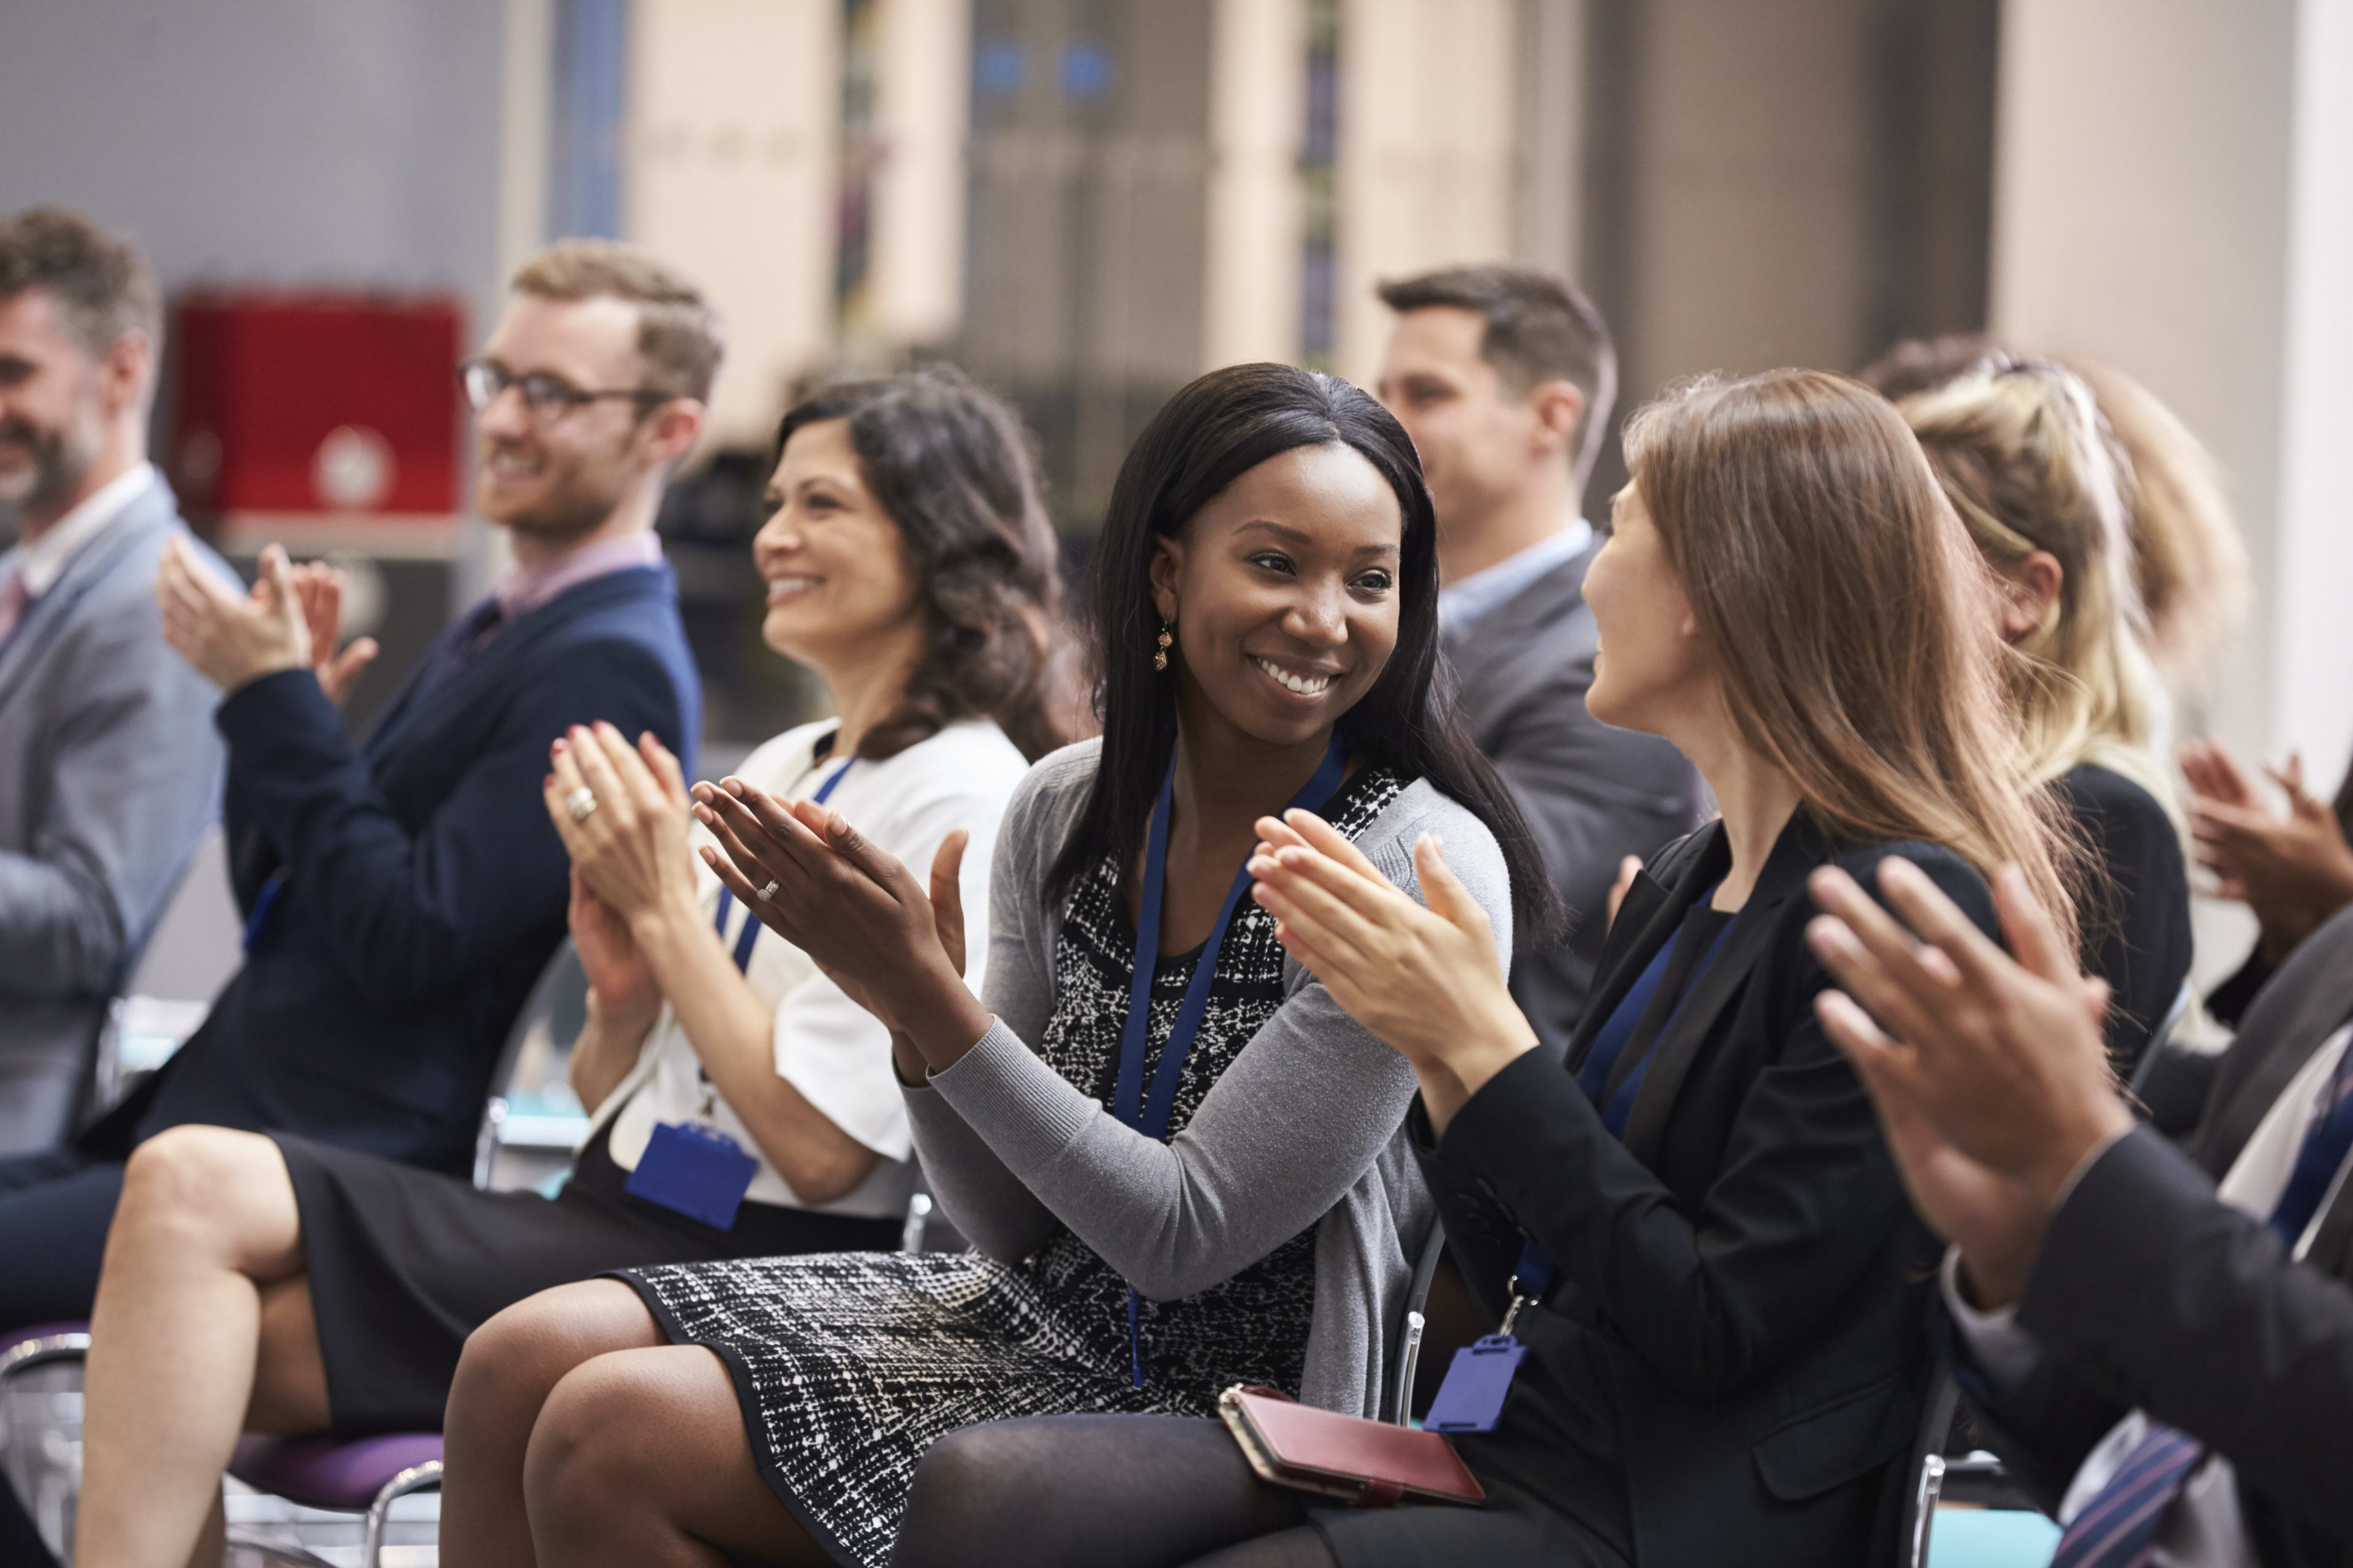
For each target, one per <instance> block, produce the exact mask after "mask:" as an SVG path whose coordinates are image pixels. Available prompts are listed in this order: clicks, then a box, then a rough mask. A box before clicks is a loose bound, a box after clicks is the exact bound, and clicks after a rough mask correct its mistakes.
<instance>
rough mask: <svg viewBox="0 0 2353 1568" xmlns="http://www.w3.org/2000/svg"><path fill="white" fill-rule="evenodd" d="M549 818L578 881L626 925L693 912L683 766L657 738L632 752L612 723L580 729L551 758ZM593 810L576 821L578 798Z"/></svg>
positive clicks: (647, 738) (641, 741)
mask: <svg viewBox="0 0 2353 1568" xmlns="http://www.w3.org/2000/svg"><path fill="white" fill-rule="evenodd" d="M549 762H550V766H551V767H552V768H553V770H554V771H553V772H552V773H550V774H549V777H548V782H547V786H546V791H545V794H546V799H547V815H548V819H549V820H550V821H552V822H554V824H555V831H556V832H558V833H560V834H562V835H563V836H564V847H565V849H566V850H568V851H570V853H571V856H572V863H573V865H574V866H575V867H576V868H578V869H579V872H580V877H581V879H582V880H583V881H585V882H586V883H587V885H588V889H589V890H590V891H591V892H593V893H595V894H596V897H597V898H599V899H601V900H604V902H605V904H606V906H607V908H609V909H610V910H612V911H613V913H615V914H616V915H618V916H619V917H620V918H621V919H622V920H623V921H626V922H628V923H630V924H631V925H635V924H636V922H638V921H642V920H647V919H650V918H658V917H662V916H678V915H685V916H688V917H694V916H695V912H696V902H695V892H694V859H693V857H691V855H689V854H688V853H687V828H688V824H689V822H690V821H691V818H690V816H689V815H688V811H689V803H688V801H687V798H686V782H685V780H684V778H683V777H682V776H681V773H680V770H679V765H678V759H677V758H676V757H673V756H672V755H670V751H669V749H668V748H666V747H665V746H663V744H662V743H661V742H659V741H658V740H656V739H655V738H654V737H653V734H652V733H651V731H649V732H647V733H646V734H644V735H641V736H639V737H638V743H637V745H636V746H634V747H632V746H631V745H630V744H629V743H628V742H627V741H625V740H623V739H622V738H621V732H620V731H618V730H616V729H614V728H613V726H611V725H610V724H607V723H603V722H601V721H600V722H598V723H597V724H596V726H595V727H594V728H593V729H592V728H589V727H587V726H586V725H579V724H575V725H574V726H573V727H572V730H571V731H570V732H569V733H568V734H567V735H566V736H565V738H564V739H563V740H560V741H558V742H555V744H554V746H553V747H552V748H550V751H549ZM583 788H585V789H586V790H587V791H588V793H589V794H590V795H593V796H594V797H595V798H596V806H595V807H594V809H592V810H590V811H589V812H588V813H587V815H586V816H579V817H575V816H573V814H572V808H571V805H570V804H569V802H570V801H571V799H572V794H573V791H575V790H577V789H583Z"/></svg>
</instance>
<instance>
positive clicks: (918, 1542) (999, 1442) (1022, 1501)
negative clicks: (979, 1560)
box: [892, 1420, 1059, 1568]
mask: <svg viewBox="0 0 2353 1568" xmlns="http://www.w3.org/2000/svg"><path fill="white" fill-rule="evenodd" d="M1032 1426H1033V1423H1031V1422H1029V1421H1027V1420H1012V1421H987V1422H983V1423H981V1424H980V1425H979V1426H965V1427H961V1428H959V1429H958V1430H956V1431H954V1432H951V1433H949V1434H948V1435H947V1436H944V1437H942V1438H941V1439H940V1440H939V1441H938V1442H936V1443H934V1444H933V1445H932V1446H931V1448H930V1449H929V1450H928V1451H927V1452H926V1453H925V1454H924V1455H923V1463H921V1464H919V1465H917V1466H916V1467H915V1477H914V1481H913V1485H912V1486H911V1487H910V1488H909V1489H908V1493H907V1512H906V1517H905V1520H904V1521H903V1523H902V1525H901V1527H900V1532H899V1548H898V1555H897V1556H896V1557H895V1558H893V1559H892V1561H893V1563H896V1564H897V1565H898V1568H928V1565H930V1564H933V1563H954V1562H956V1561H958V1555H957V1554H958V1552H959V1551H960V1550H961V1549H963V1548H964V1547H967V1546H969V1544H970V1543H971V1542H974V1541H978V1540H992V1541H993V1540H999V1539H1009V1537H1008V1536H1006V1534H1005V1532H1006V1531H1008V1530H1010V1529H1013V1528H1016V1527H1017V1526H1018V1522H1019V1521H1023V1520H1025V1519H1035V1518H1038V1517H1039V1514H1040V1510H1044V1509H1045V1508H1046V1507H1047V1506H1048V1505H1049V1504H1050V1501H1051V1500H1052V1499H1053V1497H1054V1496H1055V1494H1056V1493H1057V1491H1058V1489H1059V1482H1058V1478H1057V1476H1056V1475H1054V1474H1053V1473H1051V1472H1050V1470H1048V1469H1045V1468H1040V1467H1039V1465H1038V1464H1037V1463H1035V1462H1034V1460H1035V1459H1036V1458H1037V1457H1038V1456H1036V1455H1035V1454H1034V1453H1033V1449H1034V1447H1035V1444H1034V1442H1033V1440H1032V1433H1031V1427H1032Z"/></svg>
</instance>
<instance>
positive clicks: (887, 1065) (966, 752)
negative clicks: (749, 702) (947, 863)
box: [589, 719, 1029, 1219]
mask: <svg viewBox="0 0 2353 1568" xmlns="http://www.w3.org/2000/svg"><path fill="white" fill-rule="evenodd" d="M834 728H835V721H833V720H830V719H826V720H821V721H818V722H816V723H813V724H804V725H802V726H801V727H800V728H798V729H796V730H788V731H786V732H785V733H784V734H781V735H779V736H777V737H776V739H775V740H773V741H770V742H767V743H766V744H765V745H763V746H762V747H760V749H759V750H757V751H755V752H753V753H752V754H751V755H750V756H749V757H746V758H745V759H744V763H743V765H742V766H740V767H738V768H737V769H736V770H735V776H736V777H738V778H741V779H744V781H746V782H747V783H751V784H758V785H759V786H760V787H761V788H763V789H765V790H766V791H768V792H769V793H770V794H772V795H786V796H790V797H792V798H795V799H800V798H805V797H807V796H809V795H814V794H816V793H817V791H818V787H819V786H820V785H822V784H824V783H825V782H826V781H827V780H828V779H830V778H832V777H833V775H834V774H835V773H836V772H837V771H839V769H840V768H841V765H842V762H841V759H839V758H836V757H831V756H826V757H818V756H817V755H816V749H817V743H818V742H819V741H821V740H823V739H825V738H826V737H827V736H828V735H830V734H832V732H833V731H834ZM1028 771H1029V763H1027V762H1026V761H1024V760H1023V758H1022V755H1021V752H1019V750H1018V748H1016V747H1015V746H1014V744H1013V742H1010V741H1008V740H1007V739H1006V738H1005V733H1004V731H1001V730H999V729H998V728H997V726H996V725H995V724H993V723H990V722H988V721H986V720H967V721H964V722H962V723H956V724H951V725H949V726H948V727H947V728H946V729H944V730H942V731H940V732H939V733H938V734H936V735H934V736H933V737H931V739H929V740H927V741H920V742H916V743H915V744H914V745H912V746H910V747H908V748H907V749H906V750H905V751H903V752H900V753H899V754H898V755H897V756H894V757H888V758H885V759H883V760H882V761H881V762H876V761H873V760H871V759H870V758H864V757H861V758H860V759H859V760H858V762H857V763H856V764H855V765H853V766H852V767H850V769H849V772H848V773H843V774H842V777H841V782H840V783H839V784H837V785H836V786H835V787H834V790H833V793H832V795H830V796H828V799H827V801H826V804H827V805H829V806H831V807H832V808H833V809H835V810H836V811H839V812H840V813H841V815H842V816H845V817H847V818H848V819H849V821H850V822H851V823H853V824H855V825H856V826H857V828H858V830H859V832H860V833H862V834H864V835H865V836H866V837H868V838H869V839H870V840H871V841H872V842H873V843H875V844H876V845H878V846H879V847H881V848H882V849H884V850H886V851H888V852H889V853H891V854H892V855H894V856H896V857H898V858H899V859H900V861H901V862H902V863H903V864H904V865H905V866H906V867H907V868H908V869H909V870H910V871H912V872H913V873H914V874H915V876H916V877H917V878H918V879H928V878H929V876H930V874H931V868H932V856H933V855H934V852H936V851H937V850H938V848H939V847H940V843H941V841H942V840H943V839H944V838H945V837H947V836H948V835H949V834H950V833H952V832H954V831H955V829H957V828H959V827H961V828H963V829H964V830H965V832H967V833H969V834H970V835H971V836H972V841H971V843H970V844H969V845H968V846H967V847H965V855H964V868H963V873H962V883H963V889H964V907H965V920H966V922H967V929H968V930H969V931H971V933H972V934H973V936H974V937H975V938H976V939H979V940H977V941H976V942H974V943H973V944H972V947H971V951H970V952H969V953H968V954H967V956H966V959H965V984H968V985H970V986H971V987H972V989H973V991H974V992H975V994H977V993H978V992H979V990H980V983H981V973H982V966H983V963H984V961H985V960H986V958H987V952H986V949H987V930H988V867H989V861H990V860H991V859H992V858H994V855H995V850H996V843H997V820H998V818H999V817H1001V816H1003V815H1004V813H1005V806H1006V803H1007V802H1008V800H1010V799H1011V798H1012V795H1013V789H1014V786H1015V785H1016V784H1018V783H1020V781H1021V776H1022V774H1024V773H1027V772H1028ZM692 841H693V843H694V844H695V845H696V846H698V847H700V846H702V845H704V844H709V843H712V837H711V836H710V835H709V834H708V833H707V832H705V831H704V830H703V829H702V826H699V825H698V826H696V827H695V829H694V837H693V840H692ZM695 876H696V879H697V885H698V889H699V892H700V898H701V903H702V916H703V919H704V920H706V921H712V920H713V919H714V918H715V916H716V912H717V910H718V908H719V895H720V892H721V888H720V883H719V879H718V878H717V877H716V876H714V875H713V874H712V872H711V870H710V868H708V867H705V866H702V864H701V858H700V857H699V856H698V857H697V862H696V870H695ZM747 922H749V923H751V924H753V925H754V927H755V928H756V931H757V934H756V936H755V938H754V944H753V947H752V955H751V961H750V963H748V964H747V965H746V966H745V968H744V979H745V980H746V981H747V982H749V984H751V987H752V991H753V994H755V995H757V996H758V997H759V998H760V1000H761V1001H762V1002H763V1003H764V1004H765V1005H767V1006H769V1007H771V1008H773V1009H774V1011H775V1016H776V1024H775V1031H774V1041H775V1051H776V1076H777V1077H779V1078H781V1079H785V1080H786V1082H787V1083H790V1084H791V1085H792V1086H793V1087H794V1088H795V1089H797V1090H799V1091H800V1093H801V1095H802V1097H803V1098H804V1099H806V1100H807V1101H808V1102H809V1103H810V1104H811V1105H813V1106H815V1107H816V1108H817V1109H818V1110H820V1111H823V1112H824V1113H825V1115H826V1116H827V1117H828V1119H830V1120H831V1121H832V1122H833V1123H834V1125H835V1126H837V1127H839V1128H840V1129H841V1130H842V1131H844V1132H846V1133H848V1134H849V1136H850V1137H852V1138H854V1139H856V1140H857V1141H858V1142H860V1143H862V1144H864V1145H865V1146H866V1147H867V1148H869V1149H871V1150H873V1151H874V1152H876V1153H877V1154H879V1155H881V1160H879V1161H878V1162H876V1163H875V1166H874V1169H873V1170H872V1171H871V1172H870V1173H868V1175H867V1177H866V1179H865V1180H864V1181H863V1182H861V1183H860V1184H858V1185H857V1186H856V1187H855V1188H853V1189H851V1190H850V1191H849V1193H847V1194H843V1195H842V1196H841V1197H839V1198H837V1199H835V1200H834V1201H833V1202H831V1203H827V1204H806V1203H803V1202H802V1201H801V1200H800V1198H799V1197H798V1196H797V1195H796V1194H794V1192H793V1190H792V1188H791V1187H790V1186H789V1185H787V1184H786V1182H785V1179H784V1178H783V1177H782V1176H780V1175H779V1174H777V1173H776V1169H775V1167H773V1166H771V1165H770V1164H769V1163H767V1161H766V1160H765V1159H761V1160H760V1169H759V1172H758V1173H757V1174H755V1175H754V1177H753V1178H752V1186H751V1190H750V1191H749V1192H747V1193H746V1194H744V1197H745V1199H746V1201H748V1202H753V1203H764V1204H776V1205H784V1206H786V1207H791V1208H813V1209H817V1210H818V1211H820V1212H823V1213H826V1214H840V1215H855V1216H858V1217H860V1218H871V1219H884V1218H895V1217H897V1216H898V1215H901V1214H902V1213H904V1212H905V1210H906V1206H907V1199H908V1196H909V1194H912V1193H913V1190H914V1183H915V1164H914V1143H913V1136H912V1134H911V1133H910V1132H909V1131H908V1127H907V1110H906V1101H905V1100H904V1099H903V1097H902V1095H901V1094H900V1092H899V1079H898V1075H897V1074H896V1073H895V1072H893V1071H892V1066H891V1037H890V1032H889V1031H888V1030H886V1029H884V1028H883V1026H882V1025H881V1023H880V1022H879V1021H878V1020H877V1019H876V1018H875V1017H874V1016H873V1015H872V1014H871V1013H869V1012H867V1011H866V1009H865V1008H863V1007H860V1005H858V1004H857V1003H855V1002H853V1001H851V1000H850V999H849V997H848V996H846V995H844V994H842V992H841V989H840V987H839V986H837V985H835V984H833V982H832V981H830V980H828V979H827V978H826V977H825V975H824V974H823V973H821V972H819V970H818V967H817V965H816V963H813V962H811V960H810V959H809V958H808V956H807V954H806V953H804V952H801V950H800V949H798V948H797V947H795V946H793V945H792V944H791V943H790V942H786V941H785V939H784V938H782V937H780V936H778V935H777V934H776V932H774V931H769V930H767V929H766V928H765V927H758V926H757V922H756V921H754V917H753V916H752V914H751V912H750V911H749V910H745V909H744V906H743V904H742V903H741V902H740V901H739V900H734V899H732V898H731V899H730V900H728V910H727V914H726V923H725V930H724V931H723V932H722V933H721V940H722V942H723V943H724V945H725V946H726V948H727V951H728V952H729V954H730V956H731V957H732V956H733V953H734V952H735V951H736V943H737V942H738V941H739V940H740V939H741V936H742V933H743V931H744V927H745V925H746V923H747ZM711 1097H712V1089H710V1088H708V1087H707V1086H706V1085H705V1083H704V1081H703V1078H702V1072H701V1063H700V1060H699V1058H697V1057H696V1056H695V1053H694V1047H693V1045H692V1044H691V1042H690V1041H689V1040H688V1039H687V1037H686V1031H685V1030H684V1029H682V1028H681V1027H680V1026H679V1024H678V1020H677V1018H676V1016H674V1015H673V1014H672V1012H671V1010H670V1006H669V1005H668V1004H664V1005H663V1007H662V1011H661V1015H660V1016H659V1018H657V1019H656V1020H655V1022H654V1026H653V1028H652V1030H651V1031H650V1032H649V1034H648V1035H647V1036H646V1040H645V1044H644V1045H643V1046H641V1047H639V1048H638V1063H637V1066H636V1068H633V1069H632V1070H631V1071H630V1073H629V1075H628V1078H626V1079H623V1080H622V1082H621V1083H620V1084H619V1085H618V1086H617V1088H615V1089H614V1090H613V1092H612V1093H611V1094H609V1095H607V1096H606V1098H605V1102H604V1103H603V1104H602V1105H600V1106H598V1107H597V1108H596V1118H595V1120H594V1121H592V1122H591V1123H590V1126H589V1137H591V1138H593V1137H594V1136H595V1135H596V1129H597V1128H599V1127H602V1126H604V1125H605V1124H607V1122H609V1123H610V1124H611V1126H612V1138H611V1142H610V1144H609V1149H610V1152H611V1154H612V1157H613V1162H614V1163H616V1164H617V1165H619V1166H620V1167H621V1168H622V1169H623V1170H625V1171H627V1170H634V1169H636V1168H637V1163H638V1159H639V1158H640V1157H641V1156H642V1155H643V1154H644V1152H645V1148H646V1143H647V1141H648V1140H649V1139H650V1138H651V1137H652V1136H653V1130H654V1127H655V1126H656V1124H657V1123H659V1122H665V1121H699V1120H701V1119H702V1108H703V1103H704V1100H706V1098H711ZM710 1120H711V1122H712V1125H714V1126H716V1127H717V1128H718V1129H719V1131H723V1132H724V1133H726V1134H727V1135H728V1136H729V1137H731V1138H733V1139H734V1140H735V1142H737V1143H739V1144H741V1145H742V1146H743V1148H744V1152H746V1153H748V1154H751V1155H753V1156H754V1158H759V1154H760V1149H759V1145H758V1144H757V1143H756V1142H754V1141H753V1139H752V1135H751V1133H750V1132H749V1131H746V1130H745V1129H744V1123H743V1121H741V1120H740V1119H739V1118H738V1117H737V1116H736V1115H735V1112H734V1111H733V1109H731V1108H730V1107H729V1105H728V1104H727V1101H726V1100H724V1099H723V1098H715V1099H713V1100H712V1113H711V1119H710Z"/></svg>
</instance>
